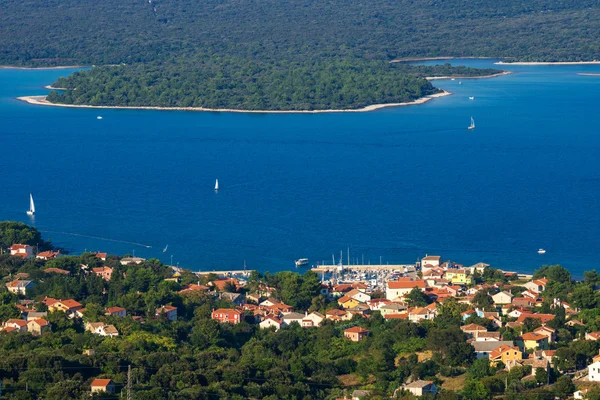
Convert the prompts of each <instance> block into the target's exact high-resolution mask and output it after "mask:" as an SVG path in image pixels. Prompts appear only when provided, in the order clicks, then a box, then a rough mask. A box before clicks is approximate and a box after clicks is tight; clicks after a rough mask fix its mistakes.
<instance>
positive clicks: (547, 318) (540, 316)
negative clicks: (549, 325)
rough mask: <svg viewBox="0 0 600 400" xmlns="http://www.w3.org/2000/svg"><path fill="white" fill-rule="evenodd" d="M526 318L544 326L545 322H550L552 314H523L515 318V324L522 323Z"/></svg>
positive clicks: (552, 317)
mask: <svg viewBox="0 0 600 400" xmlns="http://www.w3.org/2000/svg"><path fill="white" fill-rule="evenodd" d="M527 318H533V319H539V320H540V321H541V323H542V324H545V323H546V322H549V321H552V320H553V319H554V315H553V314H533V313H528V312H524V313H522V314H521V315H519V318H517V322H523V321H525V320H526V319H527Z"/></svg>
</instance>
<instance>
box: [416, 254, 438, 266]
mask: <svg viewBox="0 0 600 400" xmlns="http://www.w3.org/2000/svg"><path fill="white" fill-rule="evenodd" d="M441 260H442V257H440V256H430V255H426V256H425V257H423V258H422V259H421V269H423V266H425V265H431V267H439V266H440V261H441Z"/></svg>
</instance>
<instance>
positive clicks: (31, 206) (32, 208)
mask: <svg viewBox="0 0 600 400" xmlns="http://www.w3.org/2000/svg"><path fill="white" fill-rule="evenodd" d="M34 214H35V203H34V202H33V196H32V194H31V193H29V210H28V211H27V215H29V216H33V215H34Z"/></svg>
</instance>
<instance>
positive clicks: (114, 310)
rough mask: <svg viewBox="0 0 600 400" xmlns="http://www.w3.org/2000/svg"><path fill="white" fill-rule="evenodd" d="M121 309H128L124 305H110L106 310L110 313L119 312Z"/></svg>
mask: <svg viewBox="0 0 600 400" xmlns="http://www.w3.org/2000/svg"><path fill="white" fill-rule="evenodd" d="M119 311H127V310H126V309H124V308H123V307H109V308H107V309H106V312H107V313H109V314H114V313H118V312H119Z"/></svg>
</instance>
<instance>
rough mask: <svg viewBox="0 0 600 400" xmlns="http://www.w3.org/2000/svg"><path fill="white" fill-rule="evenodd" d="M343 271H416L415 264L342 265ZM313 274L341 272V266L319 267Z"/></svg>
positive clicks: (314, 269) (313, 269) (315, 268)
mask: <svg viewBox="0 0 600 400" xmlns="http://www.w3.org/2000/svg"><path fill="white" fill-rule="evenodd" d="M341 269H342V270H343V271H356V272H379V271H381V272H384V271H385V272H391V271H400V272H404V271H406V270H412V271H414V269H415V265H414V264H382V265H379V264H377V265H342V266H341ZM310 270H311V271H312V272H316V273H319V274H320V273H330V272H334V271H339V270H340V266H339V265H319V266H316V267H313V268H311V269H310Z"/></svg>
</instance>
